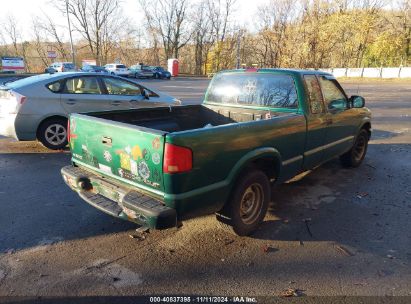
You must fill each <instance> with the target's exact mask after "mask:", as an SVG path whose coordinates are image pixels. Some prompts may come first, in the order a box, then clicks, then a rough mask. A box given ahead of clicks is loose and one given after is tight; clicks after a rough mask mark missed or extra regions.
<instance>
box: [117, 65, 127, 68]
mask: <svg viewBox="0 0 411 304" xmlns="http://www.w3.org/2000/svg"><path fill="white" fill-rule="evenodd" d="M116 67H117V68H118V69H125V68H126V66H125V65H124V64H117V66H116Z"/></svg>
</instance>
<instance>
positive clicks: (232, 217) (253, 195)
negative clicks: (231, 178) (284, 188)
mask: <svg viewBox="0 0 411 304" xmlns="http://www.w3.org/2000/svg"><path fill="white" fill-rule="evenodd" d="M269 202H270V183H269V180H268V178H267V176H266V175H265V174H264V173H263V172H262V171H260V170H251V171H249V172H248V173H247V174H246V175H244V176H243V177H241V178H240V179H239V180H238V182H237V183H236V185H235V188H234V190H233V192H232V194H231V197H230V199H229V201H228V202H227V203H226V205H225V206H224V208H223V209H222V210H221V211H219V212H218V213H217V214H216V216H217V220H218V221H219V222H220V223H221V224H222V225H221V226H222V227H223V228H225V229H227V230H229V231H230V232H234V233H235V234H237V235H240V236H245V235H249V234H251V233H252V232H254V231H255V229H257V227H258V226H259V225H260V224H261V222H262V221H263V219H264V216H265V214H266V212H267V208H268V204H269Z"/></svg>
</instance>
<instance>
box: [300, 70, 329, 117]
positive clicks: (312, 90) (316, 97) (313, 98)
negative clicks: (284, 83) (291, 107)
mask: <svg viewBox="0 0 411 304" xmlns="http://www.w3.org/2000/svg"><path fill="white" fill-rule="evenodd" d="M304 82H305V85H306V87H307V90H308V99H309V102H310V111H311V113H312V114H319V113H323V112H324V103H323V96H322V94H321V88H320V84H319V83H318V80H317V77H315V75H304Z"/></svg>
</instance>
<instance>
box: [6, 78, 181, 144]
mask: <svg viewBox="0 0 411 304" xmlns="http://www.w3.org/2000/svg"><path fill="white" fill-rule="evenodd" d="M180 103H181V102H180V101H179V100H178V99H175V98H174V97H172V96H169V95H167V94H164V93H162V92H156V91H154V90H151V89H147V88H145V87H143V86H142V85H141V84H138V83H136V82H133V81H130V80H127V79H124V78H122V77H118V76H111V75H96V73H79V72H74V73H58V74H42V75H37V76H32V77H28V78H25V79H21V80H17V81H15V82H11V83H8V84H6V85H4V86H0V135H4V136H9V137H14V138H16V139H17V140H22V141H24V140H35V139H38V140H39V141H40V142H41V143H42V144H43V145H44V146H46V147H47V148H50V149H62V148H64V147H65V146H66V144H67V117H68V115H69V114H70V113H82V112H95V111H112V110H125V109H136V108H141V107H155V106H164V105H173V104H180Z"/></svg>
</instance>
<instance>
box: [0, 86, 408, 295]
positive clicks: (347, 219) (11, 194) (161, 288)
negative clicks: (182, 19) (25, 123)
mask: <svg viewBox="0 0 411 304" xmlns="http://www.w3.org/2000/svg"><path fill="white" fill-rule="evenodd" d="M208 81H209V80H208V79H205V78H194V79H190V78H179V79H175V80H170V81H167V80H162V81H161V80H144V81H141V82H142V83H144V84H145V85H147V86H148V87H152V88H156V89H159V90H162V91H164V92H167V93H169V94H171V95H173V96H176V97H178V98H180V99H182V100H183V101H184V102H190V103H199V102H201V100H202V96H203V94H204V90H205V88H206V86H207V84H208ZM342 84H343V87H344V88H345V89H346V90H347V91H348V92H349V94H356V95H358V94H359V95H363V96H364V97H365V98H366V105H367V106H368V107H369V108H370V109H371V110H372V112H373V120H372V121H373V136H372V139H371V141H370V145H369V150H368V154H367V157H366V159H365V161H364V163H363V164H362V165H361V166H360V167H359V168H357V169H344V168H342V167H341V166H340V164H339V162H338V160H335V161H331V162H329V163H327V164H325V165H323V166H321V167H320V168H318V169H316V170H314V171H312V172H311V173H309V174H308V175H306V176H305V177H303V178H301V179H299V180H294V181H291V182H289V183H286V184H284V185H281V186H278V187H276V188H275V189H273V196H272V198H273V199H272V201H273V202H272V204H271V206H270V209H269V212H268V214H267V216H266V218H265V222H264V223H263V225H262V226H261V227H260V229H259V230H258V231H257V232H256V233H255V234H254V235H252V236H250V237H237V236H234V235H230V234H227V233H226V232H225V231H224V230H221V229H220V228H219V227H218V226H217V225H216V220H215V217H214V216H213V215H210V216H206V217H202V218H197V219H193V220H189V221H187V222H184V223H183V226H182V227H180V228H178V229H177V228H175V229H169V230H165V231H150V232H149V233H145V234H139V233H137V232H136V231H135V228H136V226H135V225H133V224H132V223H128V222H124V221H121V220H117V219H114V218H112V217H110V216H108V215H105V214H104V213H102V212H100V211H98V210H96V209H94V208H93V207H91V206H89V205H88V204H87V203H85V202H84V201H82V200H81V199H80V198H79V197H78V196H77V195H76V194H75V193H74V192H72V191H71V190H70V189H69V188H68V187H67V186H66V185H65V184H64V182H63V181H62V179H61V176H60V173H59V170H60V168H61V167H63V166H65V165H67V164H69V161H70V155H69V153H68V152H67V151H64V152H50V151H47V150H46V149H44V148H42V147H41V146H40V145H39V144H37V143H36V142H27V143H21V142H20V143H19V142H14V141H13V140H11V139H8V138H0V296H91V295H167V294H174V295H188V294H190V295H209V296H210V295H230V296H278V295H280V294H281V293H282V292H283V291H284V290H286V289H288V288H292V289H294V290H298V292H299V295H319V296H324V295H327V296H335V295H340V296H341V295H344V296H347V295H348V296H350V295H361V296H370V295H379V296H385V295H395V296H406V295H408V296H410V295H411V221H410V214H411V183H410V181H411V178H410V174H411V86H410V82H407V81H361V82H358V83H357V82H356V81H355V80H349V81H344V82H343V83H342Z"/></svg>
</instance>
